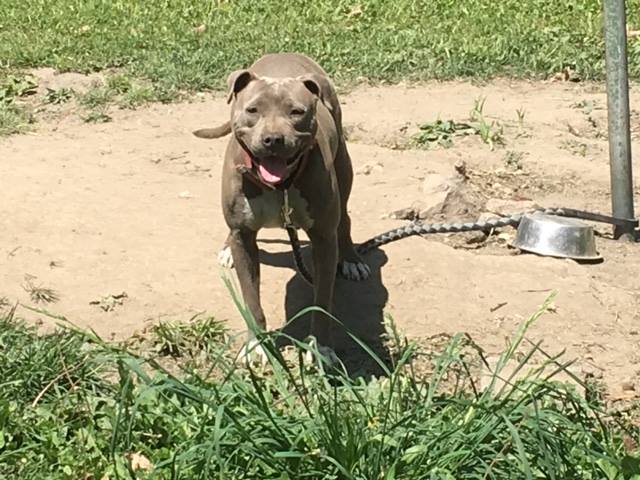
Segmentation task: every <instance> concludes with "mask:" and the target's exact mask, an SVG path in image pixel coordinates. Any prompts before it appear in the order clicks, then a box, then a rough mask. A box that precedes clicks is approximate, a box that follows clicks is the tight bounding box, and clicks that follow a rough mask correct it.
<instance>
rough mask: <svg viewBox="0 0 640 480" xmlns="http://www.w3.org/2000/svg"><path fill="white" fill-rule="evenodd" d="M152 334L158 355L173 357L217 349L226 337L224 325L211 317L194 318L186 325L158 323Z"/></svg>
mask: <svg viewBox="0 0 640 480" xmlns="http://www.w3.org/2000/svg"><path fill="white" fill-rule="evenodd" d="M152 332H153V335H154V343H155V345H156V348H157V350H158V353H160V354H161V355H171V356H173V357H181V356H184V355H186V354H190V355H193V353H194V352H196V351H198V350H205V351H209V350H211V348H212V347H214V346H215V347H219V345H220V344H221V343H222V341H223V340H224V338H225V335H226V329H225V327H224V324H223V323H222V322H220V321H218V320H215V319H214V318H212V317H206V318H198V317H194V318H192V319H191V320H190V321H189V322H187V323H183V322H160V323H158V324H157V325H154V326H153V328H152Z"/></svg>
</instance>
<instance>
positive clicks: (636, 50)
mask: <svg viewBox="0 0 640 480" xmlns="http://www.w3.org/2000/svg"><path fill="white" fill-rule="evenodd" d="M627 7H628V16H629V24H630V26H631V27H637V26H638V25H639V24H640V8H639V7H640V1H639V0H631V1H630V2H627ZM601 10H602V9H601V2H599V1H597V0H579V1H577V2H550V1H548V0H525V1H521V0H504V1H501V2H494V1H490V0H461V1H458V2H451V1H450V0H434V1H430V2H415V1H413V0H398V1H395V2H387V1H382V0H364V1H361V2H355V3H354V2H344V1H339V2H330V1H327V0H323V1H318V2H312V3H310V2H300V1H292V2H286V3H282V2H276V1H272V0H268V1H263V2H260V3H259V4H256V3H255V2H253V1H249V0H239V1H216V2H188V1H186V0H179V1H176V2H161V3H158V2H153V1H152V0H142V1H139V2H129V1H125V0H116V1H113V2H86V1H83V0H61V1H56V2H53V3H52V2H49V1H45V0H34V1H32V2H29V4H28V5H27V4H25V3H20V2H14V1H11V0H0V11H2V12H3V15H2V18H1V19H0V59H2V61H1V64H2V66H3V67H4V68H6V69H22V68H29V67H38V66H51V67H55V68H57V69H60V70H63V71H66V70H73V71H81V72H91V71H98V70H104V69H107V68H112V67H115V68H123V69H125V70H126V71H127V72H128V73H130V74H133V75H134V76H135V77H138V78H140V77H143V78H147V79H149V80H151V81H152V82H153V83H154V84H157V85H162V86H163V88H165V89H171V88H178V89H187V90H194V89H204V88H217V87H220V86H222V84H223V82H224V79H225V78H226V76H227V74H228V73H229V71H231V70H233V69H235V68H239V67H241V66H243V65H248V64H249V63H250V62H252V61H253V60H255V58H257V57H258V56H259V55H261V54H263V53H265V52H278V51H300V52H304V53H307V54H309V55H311V56H312V57H314V58H316V59H317V60H318V61H319V62H320V63H321V64H322V65H323V66H325V67H326V69H327V70H328V71H329V72H330V73H331V74H332V75H334V76H335V77H336V78H337V79H338V80H339V81H340V82H343V81H347V82H348V81H353V80H357V79H358V78H361V77H366V78H369V79H372V80H390V81H396V80H400V79H415V80H418V79H431V78H454V77H491V76H495V75H510V76H527V77H531V76H533V77H538V76H549V75H552V74H554V73H557V72H561V71H563V70H565V69H567V68H569V69H571V70H572V71H575V72H577V75H579V76H580V77H581V78H585V79H589V78H603V77H604V73H605V69H604V53H603V52H604V42H603V34H602V13H601ZM629 56H630V58H629V65H630V71H631V75H632V76H634V77H638V74H639V73H640V40H638V39H637V38H632V39H630V45H629Z"/></svg>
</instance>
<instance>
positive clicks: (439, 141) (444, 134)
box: [413, 119, 475, 148]
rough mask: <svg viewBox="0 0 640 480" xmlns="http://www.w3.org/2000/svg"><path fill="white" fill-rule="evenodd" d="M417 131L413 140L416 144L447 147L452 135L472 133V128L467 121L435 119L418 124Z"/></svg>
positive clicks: (451, 142)
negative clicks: (418, 131)
mask: <svg viewBox="0 0 640 480" xmlns="http://www.w3.org/2000/svg"><path fill="white" fill-rule="evenodd" d="M418 128H419V129H420V133H418V134H417V135H416V136H415V137H414V138H413V141H414V142H415V143H416V145H419V146H421V147H425V148H432V147H433V146H438V147H443V148H449V147H450V146H451V145H452V144H453V137H454V136H457V135H473V134H474V133H475V130H474V128H473V127H472V126H471V125H469V124H468V123H460V122H454V121H453V120H440V119H438V120H436V121H435V122H431V123H423V124H422V125H419V126H418Z"/></svg>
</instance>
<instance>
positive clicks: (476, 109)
mask: <svg viewBox="0 0 640 480" xmlns="http://www.w3.org/2000/svg"><path fill="white" fill-rule="evenodd" d="M485 100H486V99H485V98H477V99H476V100H474V102H473V108H472V110H471V113H470V114H469V118H470V119H471V121H472V122H475V124H476V126H475V128H476V132H477V134H478V135H479V136H480V138H481V139H482V141H483V142H484V143H486V144H487V145H489V148H490V149H491V150H493V149H494V147H495V145H504V130H503V128H502V125H500V124H499V123H497V122H495V121H492V122H491V123H489V122H487V120H486V119H485V116H484V113H483V110H484V103H485ZM523 118H524V117H523Z"/></svg>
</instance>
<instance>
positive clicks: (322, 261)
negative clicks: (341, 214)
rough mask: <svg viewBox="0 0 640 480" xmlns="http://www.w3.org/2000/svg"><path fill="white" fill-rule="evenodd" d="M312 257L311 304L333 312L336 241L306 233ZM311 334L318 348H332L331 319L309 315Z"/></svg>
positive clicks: (336, 261)
mask: <svg viewBox="0 0 640 480" xmlns="http://www.w3.org/2000/svg"><path fill="white" fill-rule="evenodd" d="M308 235H309V239H310V240H311V250H312V256H313V302H314V305H315V306H317V307H320V308H322V309H324V310H326V311H327V312H329V313H331V312H332V311H333V289H334V284H335V278H336V269H337V264H338V240H337V236H336V234H335V231H334V232H333V233H331V234H328V235H327V234H326V233H324V232H318V231H317V230H314V229H311V230H309V232H308ZM311 334H312V335H313V336H315V337H316V340H317V341H318V345H319V346H325V347H331V348H333V347H334V345H333V342H332V338H331V319H330V318H328V317H327V315H326V314H324V313H322V312H317V311H314V312H312V314H311Z"/></svg>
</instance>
